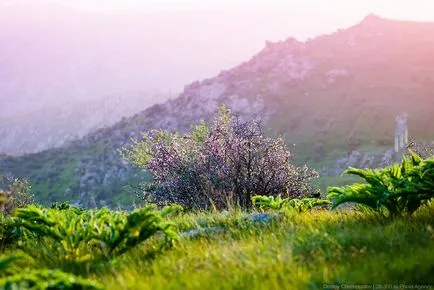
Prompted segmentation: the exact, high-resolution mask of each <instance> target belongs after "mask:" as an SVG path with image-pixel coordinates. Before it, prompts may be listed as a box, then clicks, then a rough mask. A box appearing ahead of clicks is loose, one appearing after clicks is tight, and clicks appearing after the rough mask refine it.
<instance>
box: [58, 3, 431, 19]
mask: <svg viewBox="0 0 434 290" xmlns="http://www.w3.org/2000/svg"><path fill="white" fill-rule="evenodd" d="M52 1H57V2H59V3H63V4H65V5H68V6H73V7H76V8H80V9H90V10H106V11H110V10H111V11H113V10H114V11H116V10H117V11H119V10H124V11H128V10H137V9H138V10H141V9H144V10H145V9H146V10H154V9H169V10H170V9H189V10H211V9H213V10H216V9H223V10H241V11H243V10H268V11H282V10H283V11H288V12H297V13H313V14H317V15H341V16H342V17H358V18H359V17H360V15H364V14H367V13H371V12H372V13H377V14H380V15H382V16H387V17H392V18H403V19H415V20H430V19H431V20H434V1H433V0H52ZM344 14H345V15H344ZM318 20H321V19H318Z"/></svg>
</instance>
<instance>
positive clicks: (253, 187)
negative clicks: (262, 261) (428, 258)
mask: <svg viewBox="0 0 434 290" xmlns="http://www.w3.org/2000/svg"><path fill="white" fill-rule="evenodd" d="M262 127H263V126H262V123H261V120H260V119H254V120H250V121H247V122H246V121H241V120H240V119H239V118H237V117H233V116H232V115H231V113H230V110H229V109H227V108H225V107H221V108H220V111H219V114H218V115H217V116H216V118H215V119H214V121H213V122H212V124H211V126H210V127H207V126H206V125H205V124H204V123H201V124H199V125H197V126H194V127H193V128H192V131H191V133H190V135H186V136H182V135H180V134H178V133H169V132H166V131H162V130H153V131H150V132H148V133H143V134H142V140H140V141H138V140H133V145H132V146H131V147H129V148H123V149H122V150H121V152H122V154H123V156H124V158H126V159H127V160H129V161H130V162H132V163H133V164H135V165H136V166H139V167H141V168H144V169H147V170H148V171H149V172H150V173H151V175H152V177H153V181H152V182H150V183H145V184H144V185H143V190H144V198H145V199H147V200H148V201H153V202H156V203H159V204H165V203H178V204H181V205H183V206H184V207H187V208H209V207H210V206H215V207H218V208H221V207H224V206H225V205H227V204H228V202H235V203H238V204H239V205H240V206H242V207H245V208H247V207H250V206H251V197H252V196H253V195H256V194H261V195H268V196H277V195H278V194H281V195H283V196H285V197H301V196H305V195H307V194H308V193H309V192H310V188H309V185H308V183H309V181H310V180H311V179H313V178H316V177H318V174H317V173H316V172H314V171H310V170H309V169H308V168H307V167H306V166H303V167H296V166H294V165H292V164H291V158H292V155H291V154H290V152H289V151H288V150H287V149H286V146H285V144H284V142H283V140H282V138H277V139H272V138H269V137H265V136H264V135H263V132H262Z"/></svg>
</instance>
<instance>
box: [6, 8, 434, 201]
mask: <svg viewBox="0 0 434 290" xmlns="http://www.w3.org/2000/svg"><path fill="white" fill-rule="evenodd" d="M433 49H434V23H413V22H403V21H394V20H387V19H382V18H379V17H376V16H372V15H371V16H369V17H367V18H366V19H365V20H364V21H362V22H361V23H359V24H357V25H355V26H353V27H350V28H348V29H345V30H340V31H337V32H336V33H333V34H330V35H324V36H320V37H317V38H314V39H311V40H309V41H306V42H299V41H297V40H295V39H292V38H289V39H287V40H285V41H282V42H278V43H271V42H267V44H266V47H265V48H264V49H263V50H262V51H260V52H259V53H258V54H257V55H255V56H254V57H253V58H251V59H250V60H249V61H246V62H244V63H242V64H240V65H239V66H237V67H235V68H233V69H231V70H228V71H222V72H221V73H220V74H218V75H217V76H215V77H213V78H210V79H205V80H203V81H200V82H199V81H198V82H194V83H192V84H190V85H188V86H186V87H185V88H184V91H183V92H182V93H181V94H180V95H179V97H177V98H176V99H173V100H169V101H167V102H165V103H163V104H160V105H154V106H152V107H150V108H148V109H146V110H145V111H143V112H142V113H140V114H137V115H135V116H134V117H131V118H126V119H124V120H122V121H121V122H118V123H116V124H115V125H113V126H112V127H110V128H107V129H102V130H98V131H96V132H93V133H91V134H89V135H87V136H85V137H84V138H82V139H80V140H78V141H74V142H71V143H70V144H69V145H68V146H66V147H64V148H59V149H55V150H49V151H44V152H41V153H38V154H32V155H27V156H23V157H18V158H11V157H7V156H4V157H3V158H2V159H1V161H0V168H1V169H2V170H5V171H8V172H11V173H13V174H16V175H20V176H28V177H29V178H30V179H31V180H32V181H33V183H34V188H35V190H36V191H37V193H36V195H37V196H38V198H39V199H40V200H43V201H45V202H50V201H55V200H75V201H77V202H79V203H81V204H85V205H102V204H107V203H108V204H109V205H115V204H117V203H124V202H127V201H128V200H129V198H130V197H131V196H132V195H131V194H127V193H125V192H123V190H124V187H123V186H124V185H126V184H128V183H134V182H136V181H138V180H139V179H141V178H145V177H144V176H143V174H142V173H140V172H139V171H137V170H136V169H133V168H131V167H129V166H128V165H127V164H125V163H124V162H122V160H121V158H120V156H119V155H118V153H117V151H116V150H117V149H118V148H121V147H122V146H124V145H125V144H128V142H129V140H130V138H131V137H139V133H140V132H141V131H145V130H149V129H153V128H164V129H168V130H172V131H185V130H187V129H188V128H189V127H190V125H191V124H192V123H196V122H198V121H200V120H202V119H203V120H209V119H210V117H211V116H212V113H213V112H214V111H215V110H216V108H217V106H218V105H219V104H221V103H224V104H226V105H228V106H230V107H231V108H232V109H233V110H234V111H235V112H238V113H239V114H242V115H245V116H253V115H261V116H263V117H264V118H265V120H266V121H267V122H266V126H267V127H268V128H269V129H270V131H269V133H270V134H282V135H284V136H285V138H286V139H287V141H288V142H289V144H291V146H290V147H291V150H292V151H294V152H295V153H296V156H297V162H307V163H308V164H309V165H312V166H314V167H317V168H320V169H321V168H324V170H323V172H324V173H326V174H330V175H334V174H336V173H338V172H339V170H332V169H333V168H335V167H336V166H337V165H336V160H337V159H341V160H340V161H338V163H339V164H340V165H342V164H344V165H345V166H348V165H357V164H350V163H351V162H349V161H350V159H352V160H355V161H354V162H355V163H360V162H362V161H363V160H364V159H363V158H361V156H364V154H367V153H369V154H371V153H372V154H374V155H375V154H377V155H378V156H377V157H375V158H374V159H375V160H382V162H386V163H387V162H390V161H391V159H392V157H390V158H389V160H385V158H386V159H387V158H388V157H387V156H388V155H390V151H389V152H388V151H387V150H388V149H389V148H390V147H391V146H392V145H393V132H394V119H395V116H396V115H398V114H400V113H401V112H407V113H408V116H409V131H410V134H411V135H412V136H414V137H416V138H419V139H431V140H432V139H434V122H433V121H434V114H433V113H432V112H433V109H434V99H433V98H434V97H433V91H434V90H433V89H434V79H433V77H432V76H433V75H434V54H433V53H432V51H433ZM355 151H357V152H360V154H361V155H360V154H359V155H358V153H354V152H355ZM351 152H353V153H351ZM384 152H388V153H387V154H384ZM355 155H357V156H356V157H357V158H356V157H354V156H355ZM351 156H353V157H351ZM359 157H360V158H359ZM342 158H344V160H342ZM367 158H368V159H369V158H370V157H369V156H368V157H367ZM365 159H366V158H365ZM371 159H372V158H371ZM359 161H360V162H359ZM365 161H366V160H365ZM374 163H375V162H371V163H370V166H374ZM364 164H368V163H366V162H365V163H364ZM340 165H339V166H338V168H340ZM329 169H331V170H329Z"/></svg>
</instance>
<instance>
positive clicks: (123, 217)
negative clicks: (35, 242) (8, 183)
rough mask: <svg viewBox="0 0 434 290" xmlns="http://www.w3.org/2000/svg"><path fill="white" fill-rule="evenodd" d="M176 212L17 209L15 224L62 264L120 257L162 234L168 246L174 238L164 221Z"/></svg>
mask: <svg viewBox="0 0 434 290" xmlns="http://www.w3.org/2000/svg"><path fill="white" fill-rule="evenodd" d="M175 210H176V208H175V207H173V208H166V209H164V210H163V211H157V210H156V209H155V207H153V206H148V207H144V208H142V209H139V210H136V211H133V212H131V213H125V212H115V211H110V210H108V209H99V210H86V211H77V210H76V209H74V208H70V209H61V210H58V209H47V208H39V207H36V206H28V207H26V208H22V209H18V210H17V212H16V216H15V218H14V222H15V226H16V227H19V228H21V229H23V231H24V234H25V235H26V236H27V237H28V238H30V239H34V238H36V239H39V240H40V242H43V243H44V244H46V245H47V246H49V247H50V248H51V251H54V252H55V253H56V255H57V256H58V257H60V258H62V259H64V260H65V261H73V262H85V261H89V260H95V259H102V258H111V257H113V256H117V255H121V254H123V253H125V252H126V251H128V250H130V249H132V248H134V247H135V246H137V245H139V244H140V243H142V242H144V241H145V240H147V239H149V238H150V237H152V236H153V235H155V234H157V233H162V234H163V235H164V237H165V240H164V245H171V244H172V243H173V241H174V240H176V239H177V235H176V233H175V231H174V228H173V225H172V224H170V223H167V222H165V221H164V220H163V219H164V216H165V215H168V214H169V213H171V212H173V211H175Z"/></svg>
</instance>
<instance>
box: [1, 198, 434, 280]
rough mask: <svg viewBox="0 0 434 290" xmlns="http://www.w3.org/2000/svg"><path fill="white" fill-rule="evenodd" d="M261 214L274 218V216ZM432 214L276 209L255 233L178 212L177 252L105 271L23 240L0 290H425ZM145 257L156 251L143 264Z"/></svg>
mask: <svg viewBox="0 0 434 290" xmlns="http://www.w3.org/2000/svg"><path fill="white" fill-rule="evenodd" d="M41 210H43V211H55V212H56V216H57V217H60V216H61V215H66V216H68V215H70V214H71V213H70V210H71V209H59V208H56V209H47V208H43V209H41ZM268 211H270V213H268V214H272V213H271V211H272V209H268ZM88 212H93V211H92V210H82V213H81V214H88ZM169 212H172V213H174V212H176V211H173V209H172V210H169ZM77 214H78V213H77ZM110 214H113V215H117V214H118V213H115V212H110ZM166 214H168V211H166ZM433 214H434V207H433V206H432V205H427V206H423V207H421V208H419V210H417V211H416V212H415V213H414V214H413V215H412V216H411V218H404V217H398V218H396V219H393V220H387V219H384V217H383V216H382V215H379V214H377V213H368V212H364V213H361V212H356V211H352V210H344V211H328V210H320V211H317V210H313V211H310V210H306V211H302V212H297V211H294V210H292V209H291V208H286V207H282V208H281V209H280V210H279V214H278V215H273V216H275V218H273V219H269V220H266V221H264V222H261V223H259V224H258V223H254V222H248V219H246V218H248V217H249V216H250V214H249V213H248V212H244V211H240V210H231V211H230V212H199V213H192V212H185V213H179V214H175V215H174V214H172V215H166V218H167V219H168V222H170V223H171V224H172V225H173V228H172V229H173V230H174V231H175V232H176V233H177V234H178V236H179V237H180V240H179V242H178V243H176V244H175V246H174V247H170V248H161V247H159V246H160V245H161V241H162V240H164V239H163V237H160V236H159V235H157V236H155V238H151V239H148V240H147V242H146V243H145V244H144V245H142V246H140V245H135V246H133V247H132V248H130V249H129V251H127V252H125V253H124V254H123V255H114V256H113V257H112V258H111V259H103V260H102V261H101V260H88V262H87V266H86V267H79V266H77V265H75V267H74V268H68V267H65V265H64V264H62V263H59V261H60V260H59V259H58V258H57V257H56V255H58V252H57V251H56V250H55V249H56V247H53V246H52V244H56V243H57V242H56V241H55V240H54V239H51V238H49V239H47V238H42V239H41V238H36V237H35V236H32V235H23V236H21V237H20V238H19V240H18V241H16V242H15V244H14V245H12V246H10V247H9V248H8V250H7V251H8V253H15V254H12V255H10V254H9V255H7V256H3V258H1V259H0V289H180V288H182V289H203V288H204V287H207V288H209V289H234V288H237V289H288V288H289V289H323V285H324V284H333V285H341V284H347V285H348V284H372V283H377V284H380V283H381V284H396V285H400V284H419V285H428V284H432V283H433V282H434V281H433V280H432V275H431V274H432V271H433V270H434V268H433V266H432V265H434V263H433V262H434V252H433V251H432V249H433V246H434V230H433V224H432V215H433ZM127 216H128V215H127V214H125V215H124V219H126V218H127ZM41 227H45V228H47V229H45V230H43V232H49V231H50V229H53V231H54V229H56V228H57V226H55V225H48V224H44V223H42V224H41ZM107 227H108V228H113V227H114V225H113V224H111V225H107ZM197 229H204V230H203V231H201V233H202V234H201V235H197V236H196V238H191V237H192V235H191V234H187V233H192V232H193V231H195V230H197ZM205 229H209V230H207V231H205ZM217 229H224V230H217ZM41 231H42V230H41ZM74 234H78V235H80V233H77V232H74ZM41 236H44V237H45V234H43V235H41ZM23 243H24V244H27V245H29V246H31V249H32V252H33V253H30V252H29V253H28V254H32V255H31V256H28V255H26V256H25V257H23V258H21V259H15V257H14V255H21V254H19V253H20V252H22V251H23V249H24V250H26V247H23ZM82 246H83V248H84V247H87V248H88V252H91V251H94V250H95V251H97V252H98V249H97V248H98V247H99V246H98V245H95V244H94V243H92V242H91V243H89V244H86V245H85V244H83V245H82ZM79 248H80V247H79ZM83 248H80V249H81V250H83ZM27 249H30V247H28V248H27ZM151 249H158V251H156V252H154V253H152V254H150V250H151ZM1 250H2V252H3V251H4V250H5V249H3V248H2V249H1ZM35 252H46V253H47V254H44V255H37V254H35ZM32 256H33V258H32ZM217 281H218V283H217ZM372 281H374V282H372Z"/></svg>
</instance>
